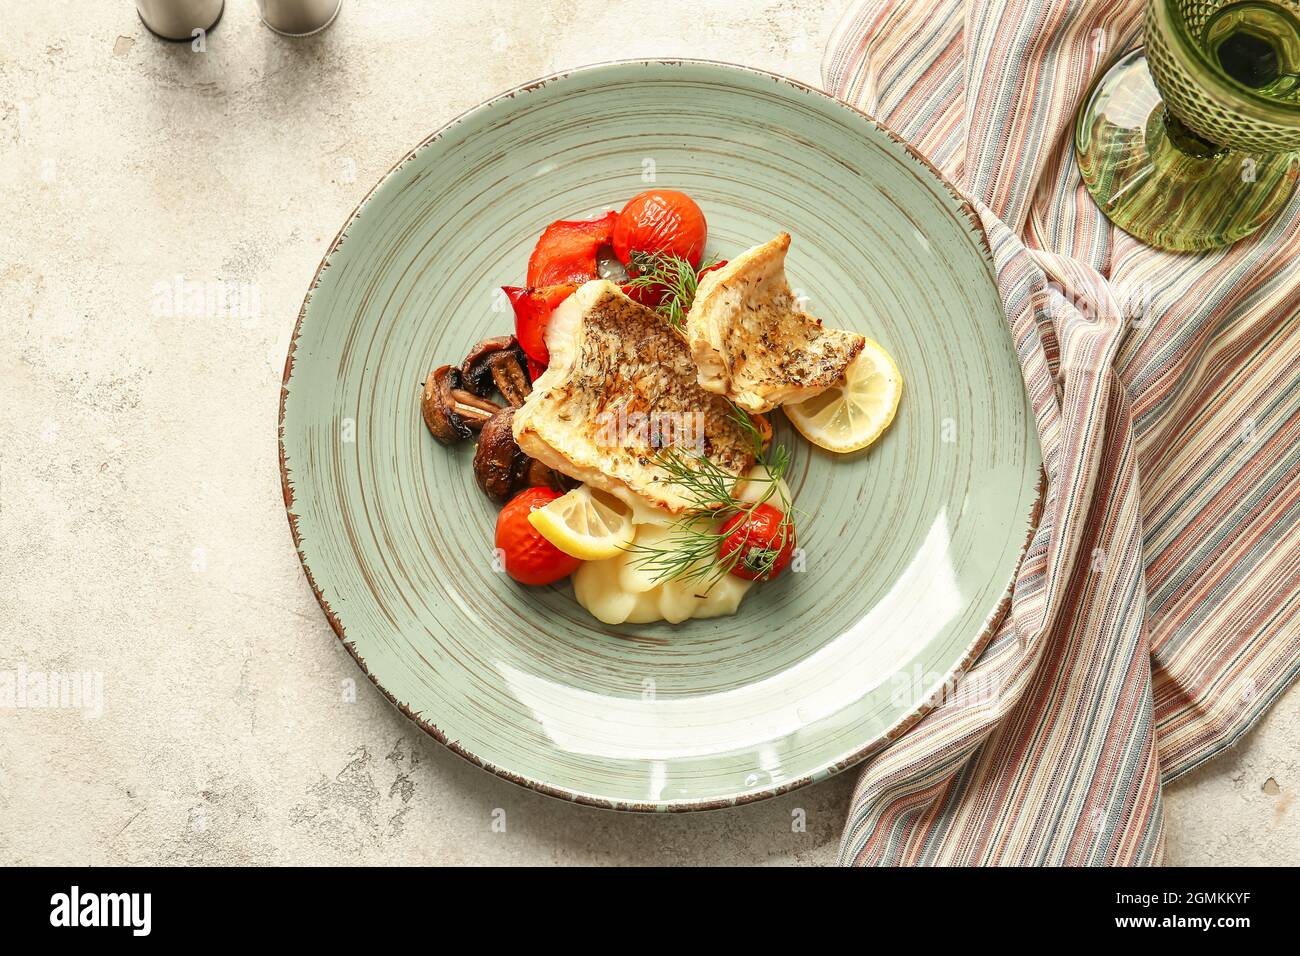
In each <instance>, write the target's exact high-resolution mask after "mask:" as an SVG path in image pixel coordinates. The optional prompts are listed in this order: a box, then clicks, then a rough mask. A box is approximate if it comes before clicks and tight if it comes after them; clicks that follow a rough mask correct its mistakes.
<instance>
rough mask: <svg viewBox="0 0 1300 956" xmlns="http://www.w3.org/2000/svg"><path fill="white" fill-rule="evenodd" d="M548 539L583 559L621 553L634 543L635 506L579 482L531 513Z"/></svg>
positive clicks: (589, 559)
mask: <svg viewBox="0 0 1300 956" xmlns="http://www.w3.org/2000/svg"><path fill="white" fill-rule="evenodd" d="M528 520H529V522H531V523H532V526H533V527H534V528H536V529H537V530H538V531H539V532H540V533H541V535H542V537H544V538H545V539H546V540H547V541H549V542H551V544H553V545H555V546H556V547H557V548H559V549H560V550H561V551H563V552H564V553H565V554H568V555H572V556H573V557H575V558H581V559H582V560H583V561H600V560H603V559H604V558H612V557H614V556H615V555H617V554H620V553H621V552H622V551H623V549H624V548H626V547H627V546H628V545H630V544H631V543H632V539H633V537H634V536H635V535H636V527H635V525H633V523H632V508H631V507H630V506H629V505H628V504H627V503H625V502H623V501H620V500H619V499H618V498H615V497H614V496H613V495H611V494H608V493H606V492H603V491H599V490H597V489H594V488H589V487H588V486H587V485H580V486H579V487H577V488H574V489H573V490H572V491H570V492H569V493H568V494H566V495H561V496H560V497H559V498H556V499H555V500H554V501H552V502H551V503H550V504H548V505H547V506H546V507H545V508H538V509H537V510H536V511H534V512H532V513H531V514H529V515H528Z"/></svg>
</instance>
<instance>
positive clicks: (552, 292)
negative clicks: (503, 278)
mask: <svg viewBox="0 0 1300 956" xmlns="http://www.w3.org/2000/svg"><path fill="white" fill-rule="evenodd" d="M575 288H576V286H572V285H552V286H547V287H545V288H542V289H521V288H518V287H517V286H502V287H501V291H502V292H504V293H505V294H506V298H508V299H509V300H510V305H511V307H513V308H514V310H515V338H516V339H518V340H519V347H520V348H522V349H523V350H524V354H525V355H527V356H528V357H529V358H530V359H533V360H534V361H536V362H540V363H541V364H542V365H545V364H546V363H547V362H549V361H550V355H549V354H548V353H547V351H546V326H547V324H548V323H549V322H550V321H551V312H552V311H553V310H554V309H555V307H556V306H557V305H559V304H560V303H561V302H563V301H564V300H565V299H566V298H568V297H569V296H570V295H571V294H572V293H573V290H574V289H575Z"/></svg>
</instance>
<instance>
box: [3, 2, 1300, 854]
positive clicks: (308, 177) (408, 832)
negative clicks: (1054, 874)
mask: <svg viewBox="0 0 1300 956" xmlns="http://www.w3.org/2000/svg"><path fill="white" fill-rule="evenodd" d="M229 6H230V8H229V9H228V10H227V12H226V15H225V18H224V19H223V21H222V23H221V24H220V25H219V26H218V27H217V29H216V30H215V31H214V32H213V34H212V36H211V37H210V38H209V40H208V47H207V51H206V52H205V53H195V52H192V51H191V50H190V48H189V47H188V46H185V45H165V44H163V43H161V42H159V41H157V40H155V39H153V38H152V37H150V36H149V35H148V34H147V33H146V32H145V31H144V30H143V28H142V27H141V26H140V25H139V23H138V21H137V20H136V18H135V14H134V11H133V10H132V9H131V5H130V3H129V2H126V0H119V2H116V3H111V4H94V5H91V4H84V3H73V2H72V0H62V2H49V3H43V4H27V5H23V6H22V9H21V10H19V9H17V8H15V9H13V10H6V11H5V12H4V15H3V16H4V21H3V24H0V190H2V191H0V197H2V198H0V203H2V204H3V205H2V207H0V208H2V209H3V213H4V222H5V226H6V228H5V230H4V231H3V233H0V331H2V332H3V335H4V338H5V343H6V345H5V347H4V348H3V349H0V399H3V401H0V436H2V437H3V439H4V440H3V442H0V542H3V544H2V545H0V623H2V624H3V625H4V632H5V637H4V641H3V647H2V649H0V673H3V672H5V671H9V672H12V671H14V670H15V669H17V668H19V667H22V668H25V669H26V670H28V671H40V672H53V671H64V672H67V671H76V672H81V671H91V672H98V673H100V674H102V677H103V713H102V715H101V716H99V717H98V718H97V719H87V718H85V717H83V716H81V715H79V714H78V713H76V712H74V711H72V710H68V709H50V708H33V707H28V708H23V709H18V710H0V862H6V863H10V862H48V863H93V864H107V863H151V862H173V863H185V862H229V863H240V862H324V863H329V862H393V863H403V862H406V863H419V862H444V863H489V862H498V863H527V862H537V863H549V862H591V863H620V862H644V863H678V862H680V863H752V862H793V863H824V862H829V861H830V860H831V859H832V858H833V855H834V853H833V851H834V846H835V842H836V840H837V838H838V834H839V827H840V824H841V822H842V817H843V813H844V809H845V807H846V803H847V798H848V794H849V788H850V783H851V780H850V778H851V776H852V774H849V775H846V776H843V777H840V778H838V779H834V780H832V781H829V782H827V783H825V784H821V785H818V786H816V787H813V788H811V789H808V790H804V791H801V792H798V793H795V794H792V795H789V796H786V797H782V798H778V799H776V800H772V801H767V802H763V803H759V804H756V805H753V806H750V807H745V808H740V809H737V810H729V811H719V812H714V813H710V814H706V815H686V816H680V817H672V818H658V817H633V816H624V815H616V814H613V813H609V812H604V811H597V810H587V809H584V808H579V807H575V806H568V805H565V804H562V803H560V802H558V801H554V800H551V799H548V798H545V797H541V796H538V795H535V794H532V793H529V792H527V791H524V790H521V789H519V788H517V787H514V786H512V785H510V784H508V783H505V782H503V781H500V780H498V779H496V778H494V777H491V776H489V775H488V774H485V773H483V772H482V771H479V770H477V769H475V768H473V767H471V766H469V765H468V764H466V763H464V762H463V761H461V760H460V759H459V758H457V757H455V756H453V755H452V754H450V753H448V752H447V751H445V750H443V749H442V748H440V747H439V746H438V745H436V744H435V743H433V742H432V741H430V740H428V739H427V738H426V737H425V736H424V735H423V734H422V733H421V732H419V731H418V730H417V729H416V728H414V727H413V726H412V725H410V724H409V722H407V721H406V719H405V718H403V717H402V716H401V715H399V714H398V713H397V712H396V711H395V710H394V709H393V708H391V707H390V706H389V705H388V704H387V703H386V702H384V701H383V699H382V698H381V697H380V695H379V694H378V693H377V692H376V691H375V690H374V689H373V688H371V687H370V686H369V685H368V683H366V682H365V680H364V678H362V677H361V675H360V672H359V671H358V670H357V668H356V666H355V665H354V664H353V662H352V660H351V658H350V657H348V655H347V654H346V653H345V652H344V651H343V649H342V647H341V646H340V645H339V644H338V642H337V640H336V639H335V638H334V636H333V633H332V632H331V631H330V629H329V627H328V626H327V625H326V623H325V621H324V619H323V617H322V615H321V613H320V611H319V608H318V607H317V606H316V603H315V600H314V599H313V598H312V596H311V593H310V591H309V590H308V588H307V586H306V583H305V581H304V579H303V576H302V573H301V570H300V568H299V565H298V561H297V558H296V556H295V555H294V552H293V548H292V545H291V542H290V539H289V534H288V530H287V528H286V526H285V521H284V514H283V505H282V502H281V499H280V492H279V481H278V473H277V469H276V463H275V410H276V400H277V396H278V390H279V379H280V373H281V368H282V363H283V357H284V350H285V346H286V344H287V340H288V336H289V333H290V331H291V327H292V322H293V318H294V316H295V315H296V313H297V309H298V306H299V304H300V301H301V297H302V293H303V291H304V290H305V288H306V286H307V283H308V282H309V280H310V278H311V276H312V275H313V273H314V272H315V269H316V266H317V264H318V262H319V260H320V257H321V255H322V254H323V252H324V250H325V247H326V245H327V243H328V242H329V240H330V239H331V238H332V237H333V235H334V233H335V231H336V230H337V228H338V226H339V225H340V224H341V223H342V222H343V221H344V219H345V218H346V216H347V214H348V213H349V212H350V211H351V209H352V207H353V206H354V205H355V204H356V201H357V200H358V199H359V198H360V197H361V196H362V195H363V194H364V192H365V191H366V190H367V189H368V188H369V186H370V185H371V184H372V183H373V182H374V181H375V180H377V179H378V178H379V176H380V175H382V173H383V172H384V171H385V170H386V169H387V168H388V167H389V165H390V164H391V163H392V162H393V161H394V160H395V159H396V158H398V157H399V156H400V155H401V154H403V153H404V152H405V151H406V150H407V149H408V148H409V147H410V146H411V145H414V144H415V143H416V142H418V141H419V140H420V139H422V138H423V137H424V136H425V135H426V134H427V133H428V132H430V131H431V130H433V129H434V128H436V127H437V126H439V125H440V124H441V123H442V122H444V121H445V120H446V119H448V118H450V117H451V116H453V115H455V114H456V113H458V112H460V111H461V110H463V109H466V108H468V107H470V106H472V105H474V104H475V103H477V102H479V101H480V100H482V99H484V98H486V97H487V96H489V95H491V94H493V93H495V92H498V91H500V90H501V89H504V88H506V87H509V86H512V85H514V84H516V83H518V82H521V81H524V80H527V79H530V78H532V77H535V76H538V75H541V74H544V73H546V72H549V71H551V70H553V69H557V68H562V67H568V66H574V65H578V64H580V63H586V62H593V61H597V60H603V59H611V58H615V57H629V56H651V55H654V56H673V55H681V56H700V57H714V58H718V59H725V60H732V61H737V62H743V63H747V64H750V65H753V66H757V67H763V68H767V69H772V70H775V71H777V72H782V73H785V74H787V75H790V76H793V77H795V78H797V79H802V80H805V81H809V82H813V83H815V82H816V78H817V61H818V59H819V57H820V53H821V48H822V45H823V43H824V40H825V38H826V36H827V35H828V33H829V30H830V27H831V25H832V23H833V20H834V18H835V16H836V15H837V13H838V6H839V5H838V3H837V2H835V0H826V2H820V3H819V2H810V3H798V4H796V3H794V2H790V0H786V2H763V0H755V2H731V3H726V4H722V3H712V4H703V3H700V4H670V5H663V4H660V5H654V6H646V5H644V4H611V3H587V2H581V3H579V2H571V3H555V4H547V5H545V7H544V8H542V7H539V5H537V4H534V3H524V2H520V0H511V2H501V3H496V4H491V5H484V4H476V3H463V4H453V3H425V2H418V0H392V2H386V3H379V2H374V0H372V2H369V3H366V2H362V0H345V8H344V11H343V14H342V16H341V18H340V20H339V21H338V23H336V24H335V25H334V26H333V27H332V28H331V29H330V30H329V31H327V32H326V33H325V34H322V35H321V36H320V37H318V38H315V39H313V40H308V41H291V40H285V39H282V38H279V37H276V36H274V35H273V34H271V33H270V32H269V31H267V30H265V29H264V28H262V27H261V26H259V25H258V23H257V22H256V17H255V13H254V9H255V8H254V5H253V4H252V3H251V2H244V0H230V4H229ZM178 275H179V276H181V278H182V282H196V283H200V284H202V285H201V286H200V287H201V288H202V289H203V290H204V291H207V292H215V291H216V290H217V289H218V288H220V286H219V283H223V282H224V283H225V284H226V288H227V289H228V290H233V291H235V292H236V293H242V295H243V299H242V300H241V301H242V303H243V305H244V306H245V307H244V308H241V307H240V306H239V305H238V304H233V305H232V304H231V303H229V302H228V303H227V305H226V306H225V307H221V305H220V303H219V302H214V303H211V307H209V304H208V303H204V304H202V305H199V304H198V303H189V304H185V303H181V304H180V305H179V306H178V305H177V304H176V303H174V302H171V301H169V295H168V294H166V293H165V292H164V291H163V290H164V287H166V286H167V285H170V284H173V283H174V282H175V277H176V276H178ZM353 682H355V702H350V700H349V698H350V697H351V696H352V695H351V694H349V688H350V687H351V685H352V684H353ZM1297 739H1300V692H1297V691H1296V690H1294V689H1293V690H1292V691H1291V692H1290V693H1289V694H1288V695H1286V696H1285V697H1284V698H1283V699H1282V700H1281V701H1280V702H1279V703H1278V705H1277V706H1276V707H1275V708H1274V710H1273V711H1272V712H1271V713H1270V714H1269V715H1267V716H1266V718H1265V719H1264V720H1263V721H1262V722H1261V724H1260V726H1259V727H1258V728H1256V729H1255V730H1254V731H1253V732H1252V733H1251V734H1250V735H1249V736H1248V738H1247V740H1246V741H1245V743H1244V744H1243V745H1242V746H1241V747H1240V748H1238V750H1237V751H1235V752H1234V753H1232V754H1230V755H1228V756H1226V757H1224V758H1222V759H1220V760H1219V761H1216V762H1214V763H1211V764H1210V765H1208V766H1206V767H1204V768H1201V769H1200V770H1197V771H1195V772H1194V773H1192V774H1190V775H1189V776H1188V778H1187V779H1185V780H1184V781H1181V782H1179V783H1178V784H1176V785H1175V786H1174V787H1172V788H1170V791H1169V793H1168V794H1167V830H1168V843H1169V854H1168V858H1169V861H1170V862H1172V863H1231V862H1261V863H1263V862H1271V863H1280V862H1284V861H1293V860H1294V857H1295V848H1296V847H1297V845H1298V844H1300V822H1297V814H1298V813H1300V809H1297V808H1296V807H1295V806H1294V805H1293V800H1294V794H1295V791H1296V789H1297V786H1298V784H1297V780H1298V778H1300V758H1298V757H1297V754H1296V751H1295V741H1296V740H1297ZM798 811H803V813H802V814H800V813H799V812H798ZM801 820H806V832H799V826H798V824H799V823H800V821H801ZM503 824H504V826H503ZM502 830H504V832H501V831H502Z"/></svg>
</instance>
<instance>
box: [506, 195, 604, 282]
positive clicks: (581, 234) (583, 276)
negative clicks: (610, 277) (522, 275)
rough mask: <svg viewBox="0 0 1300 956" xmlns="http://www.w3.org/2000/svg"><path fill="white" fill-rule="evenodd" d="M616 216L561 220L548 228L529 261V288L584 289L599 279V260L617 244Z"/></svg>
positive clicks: (538, 241)
mask: <svg viewBox="0 0 1300 956" xmlns="http://www.w3.org/2000/svg"><path fill="white" fill-rule="evenodd" d="M618 216H619V214H618V213H616V212H610V213H607V214H606V215H604V216H601V217H600V218H599V219H588V220H582V221H568V220H561V221H559V222H553V223H551V224H550V225H549V226H547V227H546V230H545V231H544V232H543V233H542V236H541V238H540V239H538V240H537V245H536V246H535V247H534V248H533V254H532V255H531V256H529V257H528V285H529V287H530V288H533V289H539V288H541V287H542V286H548V285H581V284H582V283H584V282H586V281H587V280H588V279H595V278H596V257H597V255H598V254H599V253H600V250H601V247H602V246H607V245H609V244H610V242H611V241H612V240H613V236H614V222H615V220H617V219H618Z"/></svg>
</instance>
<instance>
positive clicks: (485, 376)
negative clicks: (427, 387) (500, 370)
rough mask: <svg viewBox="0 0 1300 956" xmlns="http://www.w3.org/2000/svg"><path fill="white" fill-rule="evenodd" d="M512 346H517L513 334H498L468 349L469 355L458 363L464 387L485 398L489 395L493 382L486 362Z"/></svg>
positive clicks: (490, 370)
mask: <svg viewBox="0 0 1300 956" xmlns="http://www.w3.org/2000/svg"><path fill="white" fill-rule="evenodd" d="M512 348H518V343H517V342H516V341H515V337H514V336H513V335H498V336H495V337H494V338H490V339H484V340H483V341H482V342H480V343H479V344H478V345H476V346H474V347H473V348H472V349H470V352H469V355H467V356H465V361H464V362H462V363H461V365H460V377H461V381H462V382H463V383H464V388H466V389H468V390H469V391H471V392H473V393H474V394H475V395H478V396H480V397H484V398H486V397H487V396H488V395H490V394H491V393H492V388H493V385H494V384H495V383H494V382H493V377H492V369H491V368H490V367H489V365H488V362H489V360H490V359H492V358H493V357H495V356H497V355H500V354H501V353H502V352H505V351H508V350H510V349H512Z"/></svg>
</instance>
